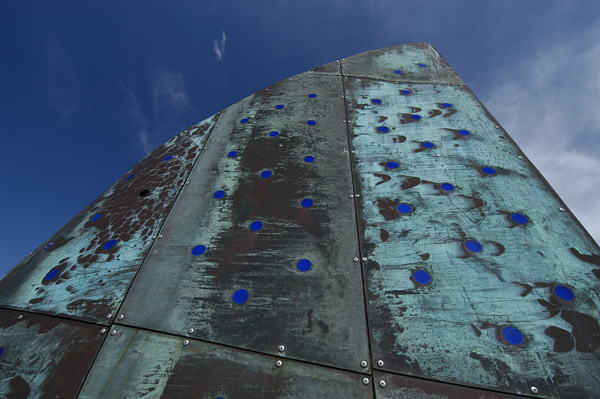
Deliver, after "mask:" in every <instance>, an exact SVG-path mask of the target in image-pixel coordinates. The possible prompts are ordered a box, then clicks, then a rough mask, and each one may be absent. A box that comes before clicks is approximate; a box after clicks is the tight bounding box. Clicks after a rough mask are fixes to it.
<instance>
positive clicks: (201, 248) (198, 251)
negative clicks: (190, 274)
mask: <svg viewBox="0 0 600 399" xmlns="http://www.w3.org/2000/svg"><path fill="white" fill-rule="evenodd" d="M204 252H206V247H205V246H204V245H196V246H195V247H194V248H193V249H192V255H194V256H199V255H202V254H203V253H204Z"/></svg>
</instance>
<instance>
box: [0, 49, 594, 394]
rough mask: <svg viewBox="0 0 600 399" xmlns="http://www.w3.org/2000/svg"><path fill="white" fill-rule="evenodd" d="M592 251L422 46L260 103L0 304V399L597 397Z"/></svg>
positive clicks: (133, 184) (13, 279) (47, 248)
mask: <svg viewBox="0 0 600 399" xmlns="http://www.w3.org/2000/svg"><path fill="white" fill-rule="evenodd" d="M599 279H600V248H598V245H597V244H596V243H595V242H594V241H593V239H592V238H591V237H590V236H589V235H588V234H587V232H586V231H585V230H584V229H583V227H582V226H581V225H580V224H579V222H578V221H577V220H576V219H575V217H574V216H573V215H572V214H571V213H570V212H569V211H568V208H567V207H566V205H565V204H564V203H562V201H561V200H560V198H558V196H557V195H556V194H555V193H554V191H553V190H552V188H551V187H550V186H549V185H548V183H547V182H546V181H545V180H544V178H543V177H542V176H541V175H540V174H539V172H538V171H537V170H536V169H535V167H534V166H533V165H532V164H531V163H530V162H529V161H528V160H527V158H526V157H525V155H524V154H523V153H522V152H521V151H520V149H519V148H518V147H517V146H516V144H515V143H514V141H513V140H512V139H511V138H510V136H508V134H507V133H506V132H505V131H504V130H503V129H502V128H501V127H500V125H499V124H498V122H497V121H496V120H495V119H494V118H493V117H492V116H491V115H490V114H489V112H487V110H486V109H485V108H484V107H483V105H482V104H481V103H480V102H479V100H477V98H476V97H475V96H474V95H473V93H472V92H471V91H470V90H469V89H468V87H467V86H466V85H465V84H464V82H463V81H462V80H461V79H460V78H459V77H458V75H456V73H455V72H454V71H453V70H452V69H451V68H450V66H449V65H448V64H447V63H446V62H445V61H444V60H443V59H442V58H441V56H440V55H439V54H438V53H437V52H436V51H435V50H434V49H433V47H432V46H431V45H429V44H426V43H417V44H409V45H403V46H397V47H391V48H387V49H382V50H377V51H372V52H368V53H364V54H359V55H356V56H354V57H350V58H346V59H342V60H340V61H336V62H332V63H329V64H326V65H324V66H322V67H318V68H315V69H312V70H310V71H307V72H305V73H303V74H300V75H297V76H294V77H292V78H290V79H287V80H284V81H282V82H279V83H277V84H275V85H273V86H271V87H269V88H267V89H265V90H262V91H260V92H258V93H256V94H254V95H252V96H250V97H248V98H246V99H244V100H242V101H240V102H238V103H236V104H234V105H232V106H231V107H229V108H227V109H225V110H224V111H222V112H221V113H219V114H217V115H215V116H213V117H211V118H209V119H207V120H205V121H203V122H201V123H199V124H198V125H195V126H193V127H192V128H190V129H187V130H186V131H184V132H183V133H181V134H179V135H178V136H176V137H175V138H173V139H172V140H170V141H169V142H168V143H166V144H164V145H163V146H161V147H159V148H158V149H156V150H155V151H154V152H153V153H151V154H150V155H148V156H147V157H146V158H144V159H143V160H142V161H141V162H139V163H138V164H137V165H136V166H135V167H134V168H132V169H131V170H130V171H128V172H127V173H126V174H125V175H124V176H123V177H122V178H120V179H119V180H118V181H117V182H116V183H115V184H114V185H113V186H112V187H110V188H109V189H108V190H107V191H106V192H105V193H104V194H103V195H101V196H100V197H99V198H98V199H96V200H95V201H94V202H93V203H92V204H90V205H88V206H87V207H86V208H85V209H84V210H83V211H82V212H80V213H79V214H78V215H77V216H76V217H75V218H74V219H73V220H72V221H70V222H69V223H68V224H67V225H66V226H65V227H64V228H63V229H61V230H60V231H59V232H57V233H56V234H55V235H54V236H53V237H51V238H50V239H49V240H48V241H47V242H45V243H43V244H42V245H41V246H40V248H38V249H37V250H36V251H34V252H33V253H32V254H31V255H30V256H29V257H27V258H26V259H25V260H24V261H23V262H21V263H20V264H19V265H17V267H16V268H15V269H13V270H12V271H11V272H10V273H9V274H8V275H7V276H5V277H4V278H3V279H2V280H1V281H0V307H2V309H0V317H1V321H0V392H1V393H2V395H1V396H2V397H6V398H10V399H13V398H55V397H59V396H60V397H61V398H75V397H77V398H89V399H92V398H94V399H95V398H139V397H149V398H150V397H151V398H180V397H202V398H213V399H214V398H224V399H226V398H236V397H279V398H299V397H306V398H314V397H339V398H515V397H519V396H538V397H545V398H578V397H600V390H598V389H597V384H596V382H597V378H598V375H600V360H599V359H600V326H599V324H598V322H599V317H600V312H599V309H600V297H599V296H598V293H597V291H598V289H597V287H598V280H599Z"/></svg>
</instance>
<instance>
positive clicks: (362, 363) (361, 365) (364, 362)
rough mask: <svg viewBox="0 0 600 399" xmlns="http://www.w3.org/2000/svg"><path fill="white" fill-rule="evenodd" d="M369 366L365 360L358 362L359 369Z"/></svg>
mask: <svg viewBox="0 0 600 399" xmlns="http://www.w3.org/2000/svg"><path fill="white" fill-rule="evenodd" d="M368 365H369V363H367V361H366V360H363V361H361V362H360V367H367V366H368Z"/></svg>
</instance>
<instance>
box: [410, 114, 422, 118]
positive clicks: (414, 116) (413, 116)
mask: <svg viewBox="0 0 600 399" xmlns="http://www.w3.org/2000/svg"><path fill="white" fill-rule="evenodd" d="M410 117H411V118H413V119H421V116H419V115H411V116H410Z"/></svg>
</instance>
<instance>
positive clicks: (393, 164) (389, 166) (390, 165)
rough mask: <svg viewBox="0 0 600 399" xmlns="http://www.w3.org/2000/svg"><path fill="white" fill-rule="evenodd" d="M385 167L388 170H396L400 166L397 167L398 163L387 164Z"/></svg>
mask: <svg viewBox="0 0 600 399" xmlns="http://www.w3.org/2000/svg"><path fill="white" fill-rule="evenodd" d="M386 166H387V167H388V168H390V169H396V168H397V167H398V166H400V165H398V162H388V163H387V165H386Z"/></svg>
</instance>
